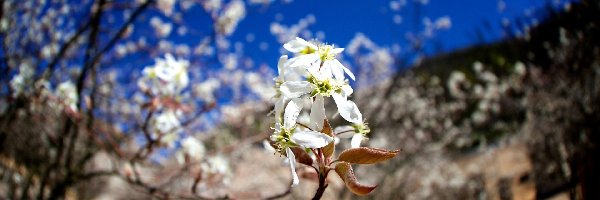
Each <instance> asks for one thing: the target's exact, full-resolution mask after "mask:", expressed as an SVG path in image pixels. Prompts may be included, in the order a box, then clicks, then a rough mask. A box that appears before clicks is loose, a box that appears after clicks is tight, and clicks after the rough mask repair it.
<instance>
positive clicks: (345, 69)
mask: <svg viewBox="0 0 600 200" xmlns="http://www.w3.org/2000/svg"><path fill="white" fill-rule="evenodd" d="M342 69H344V72H346V74H348V76H349V77H350V78H351V79H352V80H354V79H355V77H354V74H353V73H352V71H350V69H348V68H346V66H344V65H342Z"/></svg>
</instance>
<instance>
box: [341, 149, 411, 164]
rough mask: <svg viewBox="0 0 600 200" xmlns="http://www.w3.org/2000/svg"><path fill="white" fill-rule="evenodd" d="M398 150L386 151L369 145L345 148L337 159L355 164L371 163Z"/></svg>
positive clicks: (392, 155)
mask: <svg viewBox="0 0 600 200" xmlns="http://www.w3.org/2000/svg"><path fill="white" fill-rule="evenodd" d="M398 152H400V150H394V151H388V150H384V149H377V148H371V147H358V148H352V149H346V150H344V151H342V153H340V156H339V157H338V160H339V161H344V162H349V163H356V164H373V163H378V162H381V161H385V160H388V159H390V158H393V157H394V156H396V154H398Z"/></svg>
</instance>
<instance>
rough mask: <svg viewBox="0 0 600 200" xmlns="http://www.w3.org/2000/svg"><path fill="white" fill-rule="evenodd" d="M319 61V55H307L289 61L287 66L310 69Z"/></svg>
mask: <svg viewBox="0 0 600 200" xmlns="http://www.w3.org/2000/svg"><path fill="white" fill-rule="evenodd" d="M317 60H319V56H318V55H317V54H306V55H300V56H296V57H294V58H292V59H289V60H288V61H287V62H286V64H285V65H287V66H288V67H292V68H293V67H304V68H306V67H309V66H311V65H312V64H313V63H315V61H317Z"/></svg>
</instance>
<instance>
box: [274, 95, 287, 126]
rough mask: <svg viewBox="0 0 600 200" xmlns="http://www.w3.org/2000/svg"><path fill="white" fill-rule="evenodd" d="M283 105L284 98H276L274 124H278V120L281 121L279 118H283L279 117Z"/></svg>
mask: <svg viewBox="0 0 600 200" xmlns="http://www.w3.org/2000/svg"><path fill="white" fill-rule="evenodd" d="M284 105H285V98H283V97H280V98H277V99H276V100H275V109H274V110H275V120H276V122H280V121H279V120H280V119H281V117H283V116H282V115H281V113H282V112H283V106H284Z"/></svg>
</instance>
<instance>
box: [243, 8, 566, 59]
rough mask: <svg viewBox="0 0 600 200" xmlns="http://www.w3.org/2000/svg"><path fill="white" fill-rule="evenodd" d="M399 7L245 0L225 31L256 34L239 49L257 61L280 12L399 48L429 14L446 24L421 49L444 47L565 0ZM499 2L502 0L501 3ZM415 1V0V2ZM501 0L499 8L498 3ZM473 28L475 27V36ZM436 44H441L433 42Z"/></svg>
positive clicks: (343, 36) (337, 36)
mask: <svg viewBox="0 0 600 200" xmlns="http://www.w3.org/2000/svg"><path fill="white" fill-rule="evenodd" d="M406 2H407V4H406V5H405V6H403V7H402V8H401V9H399V10H392V9H391V8H390V1H369V3H364V1H363V2H360V3H359V2H357V1H344V0H331V1H319V0H303V1H300V0H296V1H292V2H291V3H281V2H278V1H277V2H273V3H272V4H270V5H267V6H262V5H258V6H257V5H254V6H250V9H248V10H247V11H248V12H247V15H246V18H245V19H244V20H243V21H242V22H241V23H240V24H239V26H238V30H237V32H236V33H235V34H234V35H233V36H232V37H231V39H232V40H234V41H244V40H245V37H246V35H247V34H249V33H253V34H254V35H256V39H255V41H254V42H251V43H249V44H247V45H246V47H245V54H247V56H250V57H252V58H253V59H255V60H256V61H258V62H271V63H272V62H273V61H274V60H275V58H277V56H276V55H278V53H279V51H278V49H279V46H280V44H279V43H277V42H276V40H275V38H274V37H273V36H272V35H271V34H270V32H269V27H270V24H271V23H272V22H273V21H276V17H275V16H276V15H280V16H283V18H282V20H281V21H280V22H279V23H281V24H284V25H291V24H295V23H297V22H298V20H300V19H301V18H304V17H306V16H307V15H309V14H312V15H314V16H315V18H316V23H314V24H312V25H311V26H310V27H309V29H310V30H311V31H313V32H316V31H322V32H323V33H325V35H326V37H325V41H324V42H328V43H333V44H337V45H341V46H344V45H346V44H348V42H349V41H350V40H351V39H352V38H353V37H354V35H355V34H356V33H357V32H362V33H364V34H365V35H366V36H368V37H369V38H370V39H371V40H373V41H374V42H375V43H377V44H378V45H380V46H388V47H391V46H392V45H393V44H397V45H399V46H400V47H401V48H402V49H404V50H405V51H406V50H407V49H406V46H407V45H408V43H407V40H406V39H405V34H406V33H407V32H417V31H418V30H421V29H423V25H422V19H423V18H424V17H428V18H430V19H431V20H435V19H437V18H440V17H445V16H447V17H449V18H450V19H451V22H452V25H451V28H450V29H448V30H442V31H439V32H437V33H436V34H435V36H434V38H432V39H431V40H429V41H428V43H426V44H425V49H426V53H427V54H428V55H433V54H435V53H440V50H441V52H448V51H452V50H455V49H458V48H463V47H466V46H471V45H475V44H478V43H480V42H482V41H483V42H494V41H498V40H500V39H502V38H505V35H504V34H503V28H502V21H503V20H508V21H510V22H514V20H516V19H521V20H523V22H525V24H527V25H533V24H535V23H536V21H539V20H540V19H539V18H540V16H543V15H544V13H546V11H547V7H546V6H547V5H552V6H554V7H555V8H562V7H563V5H564V4H565V2H569V1H565V0H562V1H560V0H505V1H498V0H487V1H482V0H453V1H447V0H430V1H428V3H427V4H426V5H422V4H419V3H415V2H416V1H415V0H406ZM502 2H504V3H502ZM415 5H420V6H415ZM502 5H505V6H504V9H502V10H501V9H500V7H502ZM396 15H398V16H401V17H402V22H401V23H400V24H396V23H394V16H396ZM478 31H481V34H479V35H480V36H483V38H481V37H478ZM260 41H265V42H267V43H268V44H269V48H268V50H267V51H266V52H262V51H260V50H258V49H259V48H258V47H259V45H260V44H259V43H260ZM440 46H441V49H439V47H440Z"/></svg>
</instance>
